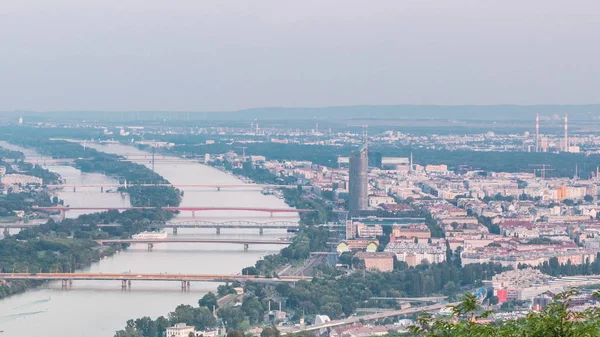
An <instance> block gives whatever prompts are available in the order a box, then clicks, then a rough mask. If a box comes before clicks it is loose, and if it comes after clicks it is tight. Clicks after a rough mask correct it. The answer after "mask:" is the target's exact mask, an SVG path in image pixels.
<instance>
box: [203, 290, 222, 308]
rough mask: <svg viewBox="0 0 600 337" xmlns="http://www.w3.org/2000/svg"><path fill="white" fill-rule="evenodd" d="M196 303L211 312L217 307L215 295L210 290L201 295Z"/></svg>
mask: <svg viewBox="0 0 600 337" xmlns="http://www.w3.org/2000/svg"><path fill="white" fill-rule="evenodd" d="M198 305H200V306H201V307H207V308H208V310H210V311H211V312H212V311H214V310H216V309H218V308H219V304H218V303H217V296H216V295H215V294H214V293H213V292H212V291H211V292H209V293H208V294H206V295H204V296H202V298H201V299H200V301H198Z"/></svg>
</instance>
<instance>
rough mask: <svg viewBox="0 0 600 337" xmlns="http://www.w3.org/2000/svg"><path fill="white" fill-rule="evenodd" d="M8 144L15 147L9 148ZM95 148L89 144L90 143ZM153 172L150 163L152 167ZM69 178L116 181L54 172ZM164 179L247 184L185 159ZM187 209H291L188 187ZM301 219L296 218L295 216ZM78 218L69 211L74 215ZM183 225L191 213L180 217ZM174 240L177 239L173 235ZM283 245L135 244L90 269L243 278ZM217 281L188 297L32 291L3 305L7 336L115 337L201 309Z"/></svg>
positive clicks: (166, 165)
mask: <svg viewBox="0 0 600 337" xmlns="http://www.w3.org/2000/svg"><path fill="white" fill-rule="evenodd" d="M0 146H4V147H8V146H6V144H0ZM88 146H89V145H88ZM91 146H93V147H94V148H96V149H98V150H101V151H105V152H110V153H116V154H131V153H135V154H140V155H141V154H146V155H148V153H145V152H143V151H140V150H138V149H136V148H133V147H129V146H123V145H118V144H109V145H98V144H93V145H91ZM10 148H11V149H14V150H19V151H22V152H24V153H25V154H26V157H27V158H33V157H35V156H37V157H36V158H39V155H38V154H36V153H34V152H33V151H31V150H26V151H23V149H21V148H18V147H14V146H11V147H10ZM144 164H146V165H147V166H148V165H150V164H149V163H144ZM47 168H48V169H49V170H52V171H54V172H57V173H59V174H61V175H62V176H63V177H64V178H65V179H66V181H67V183H76V182H77V183H82V184H92V183H115V181H114V180H113V179H111V178H108V177H106V176H103V175H101V174H84V173H81V172H80V171H78V170H76V169H74V168H72V167H68V166H48V167H47ZM155 170H156V172H157V173H159V174H160V175H162V176H163V177H165V178H166V179H168V180H169V181H171V182H172V183H174V184H177V183H185V184H213V183H220V184H221V183H222V184H226V183H234V184H235V183H239V182H240V181H239V180H238V179H237V178H236V177H234V176H232V175H229V174H227V173H224V172H221V171H219V170H216V169H214V168H211V167H208V166H205V165H202V164H197V163H190V162H188V161H185V160H180V159H177V158H168V159H167V160H164V161H161V160H158V161H156V163H155ZM182 190H183V191H184V193H185V195H184V197H183V200H182V203H181V205H182V206H241V207H253V206H261V207H272V208H284V207H288V206H287V205H286V204H285V203H284V202H283V201H282V200H280V199H277V198H276V197H274V196H265V195H262V194H261V193H260V191H248V190H225V189H223V190H221V191H216V190H212V189H204V190H198V189H193V188H191V189H190V188H183V189H182ZM59 198H61V199H63V200H65V204H69V205H71V206H75V205H78V206H118V205H122V206H128V205H129V200H128V198H127V197H123V196H121V194H119V193H101V192H100V190H99V189H98V188H91V189H89V190H86V191H84V190H82V189H77V192H75V193H74V192H73V191H72V190H70V191H61V192H60V193H59ZM294 214H295V213H294ZM76 215H77V214H71V212H68V213H67V216H76ZM178 217H179V218H180V219H179V220H184V219H187V218H189V217H190V214H185V213H182V214H180V215H178ZM196 218H202V219H207V220H212V221H231V220H250V221H256V222H268V221H273V220H274V219H273V218H270V217H265V216H264V215H261V213H253V212H220V211H211V212H202V213H197V214H196ZM283 219H284V220H291V221H296V220H297V216H296V215H294V216H292V217H290V216H289V215H287V216H286V215H283V216H277V214H275V220H283ZM169 235H170V236H171V235H173V234H172V233H169ZM177 235H178V237H190V238H191V237H198V238H207V239H208V238H223V239H225V238H252V237H254V238H259V237H262V238H264V239H277V238H281V237H286V236H288V233H287V232H286V231H285V230H278V229H271V230H265V232H264V235H262V236H260V234H259V233H258V230H257V229H222V230H221V235H216V233H215V230H214V229H181V228H180V229H179V231H178V234H177ZM281 248H282V246H275V245H273V246H269V245H262V246H261V245H251V246H250V249H249V251H248V252H244V251H243V247H241V245H237V244H193V243H185V244H176V243H171V244H156V245H154V248H153V250H152V251H148V250H147V247H146V245H141V244H140V245H132V246H131V247H130V248H129V249H127V250H126V251H123V252H120V253H118V254H116V255H114V256H112V257H109V258H106V259H104V260H102V261H100V262H98V263H95V264H93V265H92V266H90V267H89V268H87V269H86V270H85V271H89V272H96V273H129V272H131V273H162V272H168V273H197V274H208V273H222V274H237V273H239V272H240V270H241V269H242V268H243V267H246V266H249V265H253V264H254V263H255V262H256V261H257V260H258V259H260V257H261V255H264V254H265V253H268V254H272V253H276V252H277V251H278V250H279V249H281ZM217 286H218V284H216V283H192V285H191V289H190V290H188V291H186V292H184V291H182V290H181V285H180V284H179V283H178V282H144V281H135V280H134V281H133V282H132V286H131V289H130V290H125V291H122V290H121V285H120V282H119V281H75V282H74V283H73V285H72V287H71V288H70V289H66V290H63V289H62V286H61V284H60V282H52V283H49V284H48V285H46V286H44V287H42V288H37V289H31V290H29V291H27V292H25V293H23V294H18V295H15V296H12V297H9V298H6V299H4V300H0V331H4V332H3V333H0V336H3V335H6V336H22V337H34V336H39V335H40V334H43V335H47V336H61V337H81V336H87V337H105V336H106V337H112V336H113V335H114V332H115V330H118V329H121V328H123V327H124V326H125V322H126V321H127V320H128V319H131V318H138V317H142V316H150V317H152V318H156V317H157V316H160V315H166V314H167V313H168V312H169V311H171V310H172V309H174V308H175V307H176V306H177V305H179V304H182V303H183V304H192V305H196V304H197V302H198V300H199V299H200V298H201V297H202V295H203V294H205V293H206V292H208V291H215V290H216V287H217Z"/></svg>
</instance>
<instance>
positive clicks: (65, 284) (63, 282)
mask: <svg viewBox="0 0 600 337" xmlns="http://www.w3.org/2000/svg"><path fill="white" fill-rule="evenodd" d="M68 284H69V283H68V282H67V280H62V288H63V289H66V288H67V286H68Z"/></svg>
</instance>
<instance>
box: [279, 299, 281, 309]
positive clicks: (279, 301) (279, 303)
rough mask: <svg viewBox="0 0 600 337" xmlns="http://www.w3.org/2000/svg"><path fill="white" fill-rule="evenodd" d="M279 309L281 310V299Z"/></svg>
mask: <svg viewBox="0 0 600 337" xmlns="http://www.w3.org/2000/svg"><path fill="white" fill-rule="evenodd" d="M279 311H281V301H279Z"/></svg>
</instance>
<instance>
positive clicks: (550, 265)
mask: <svg viewBox="0 0 600 337" xmlns="http://www.w3.org/2000/svg"><path fill="white" fill-rule="evenodd" d="M526 267H528V266H527V265H520V266H519V268H520V269H522V268H526ZM534 268H535V269H539V270H540V271H541V272H542V273H544V274H547V275H551V276H556V277H558V276H575V275H598V274H600V253H597V254H596V258H595V259H594V261H593V262H590V259H589V258H588V259H586V260H585V262H584V263H582V264H572V263H571V260H569V261H567V263H559V262H558V259H557V258H556V257H552V258H550V260H548V261H545V262H544V263H542V264H540V265H538V266H536V267H534Z"/></svg>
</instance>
